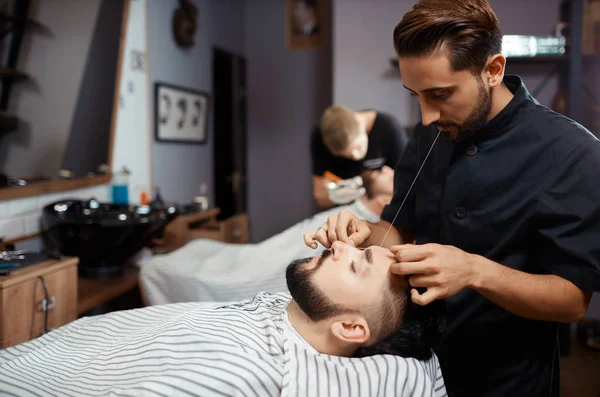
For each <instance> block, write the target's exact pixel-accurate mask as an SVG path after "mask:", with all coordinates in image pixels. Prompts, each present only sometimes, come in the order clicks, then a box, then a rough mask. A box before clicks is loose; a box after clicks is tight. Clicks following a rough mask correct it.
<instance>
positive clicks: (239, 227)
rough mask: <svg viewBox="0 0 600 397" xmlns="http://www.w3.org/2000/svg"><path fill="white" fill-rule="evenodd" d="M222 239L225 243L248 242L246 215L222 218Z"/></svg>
mask: <svg viewBox="0 0 600 397" xmlns="http://www.w3.org/2000/svg"><path fill="white" fill-rule="evenodd" d="M221 228H222V230H223V240H224V241H225V242H227V243H240V244H243V243H247V242H248V215H246V214H240V215H236V216H233V217H231V218H229V219H226V220H224V221H223V222H222V223H221Z"/></svg>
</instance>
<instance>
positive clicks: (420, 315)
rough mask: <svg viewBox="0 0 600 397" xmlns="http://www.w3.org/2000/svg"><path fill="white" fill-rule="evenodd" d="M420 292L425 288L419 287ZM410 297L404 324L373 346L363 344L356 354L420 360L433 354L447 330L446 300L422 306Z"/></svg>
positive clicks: (359, 355)
mask: <svg viewBox="0 0 600 397" xmlns="http://www.w3.org/2000/svg"><path fill="white" fill-rule="evenodd" d="M417 289H418V290H419V292H421V293H422V292H424V291H423V290H422V289H420V288H417ZM408 296H409V298H408V299H407V300H406V306H405V311H404V315H403V322H402V325H401V326H400V328H399V329H398V330H397V331H396V332H394V333H393V334H392V335H390V336H389V337H387V338H386V339H384V340H382V341H380V342H379V343H376V344H375V345H373V346H364V347H361V348H359V349H358V350H357V351H356V352H355V353H354V357H368V356H373V355H376V354H391V355H395V356H402V357H407V358H410V357H412V358H416V359H418V360H427V359H429V358H431V356H432V354H433V352H434V351H435V350H437V349H438V347H439V346H440V344H441V342H442V340H443V337H444V334H445V333H446V304H445V302H444V301H441V300H436V301H434V302H432V303H430V304H428V305H425V306H420V305H418V304H416V303H414V302H413V301H412V300H411V299H410V291H409V294H408Z"/></svg>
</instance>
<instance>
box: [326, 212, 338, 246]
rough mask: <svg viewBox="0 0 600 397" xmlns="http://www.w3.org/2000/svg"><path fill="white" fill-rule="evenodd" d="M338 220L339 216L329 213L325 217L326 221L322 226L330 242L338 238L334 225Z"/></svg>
mask: <svg viewBox="0 0 600 397" xmlns="http://www.w3.org/2000/svg"><path fill="white" fill-rule="evenodd" d="M338 221H339V218H338V217H337V216H334V215H331V216H328V217H327V223H326V225H324V226H323V227H324V228H325V229H326V230H327V238H328V239H329V241H330V242H331V243H333V242H334V241H337V240H338V235H337V233H336V225H337V222H338ZM328 248H329V247H328Z"/></svg>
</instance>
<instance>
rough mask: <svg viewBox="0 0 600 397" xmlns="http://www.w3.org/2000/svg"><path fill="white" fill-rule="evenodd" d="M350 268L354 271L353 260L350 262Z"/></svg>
mask: <svg viewBox="0 0 600 397" xmlns="http://www.w3.org/2000/svg"><path fill="white" fill-rule="evenodd" d="M350 269H351V270H352V273H356V269H355V268H354V261H352V263H350Z"/></svg>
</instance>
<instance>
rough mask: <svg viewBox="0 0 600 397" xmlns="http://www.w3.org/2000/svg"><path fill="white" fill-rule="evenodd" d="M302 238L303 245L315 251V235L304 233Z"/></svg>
mask: <svg viewBox="0 0 600 397" xmlns="http://www.w3.org/2000/svg"><path fill="white" fill-rule="evenodd" d="M303 238H304V244H306V246H307V247H310V248H312V249H317V247H318V245H317V242H316V240H315V233H312V232H306V233H304V235H303Z"/></svg>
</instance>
